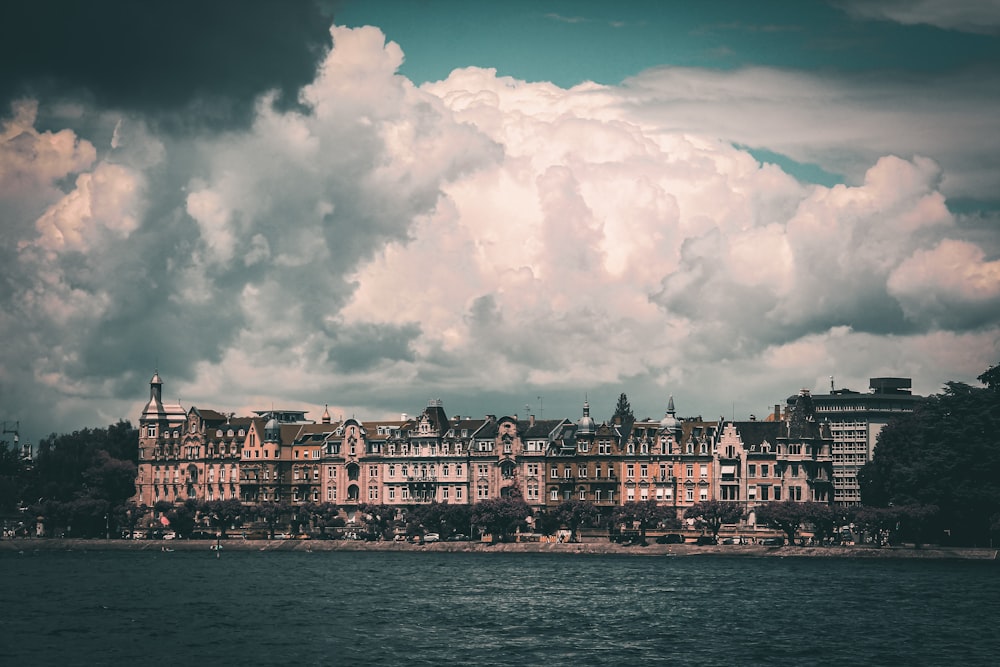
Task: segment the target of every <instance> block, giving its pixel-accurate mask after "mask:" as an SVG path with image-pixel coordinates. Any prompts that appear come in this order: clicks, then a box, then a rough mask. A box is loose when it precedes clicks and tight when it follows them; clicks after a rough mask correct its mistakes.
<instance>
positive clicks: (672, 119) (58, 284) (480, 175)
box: [0, 27, 1000, 428]
mask: <svg viewBox="0 0 1000 667" xmlns="http://www.w3.org/2000/svg"><path fill="white" fill-rule="evenodd" d="M331 42H332V48H331V49H330V50H329V52H328V53H326V54H325V56H324V57H323V59H322V60H321V61H320V62H319V64H318V66H317V69H316V71H315V73H314V76H313V78H312V79H311V80H310V82H309V84H308V85H306V86H305V87H303V88H302V90H301V93H300V98H299V101H300V106H298V107H296V108H283V107H280V106H278V105H276V104H275V103H274V100H275V97H274V96H273V94H264V95H262V96H260V97H258V98H257V100H256V103H255V105H254V107H253V114H252V117H251V118H250V120H249V122H248V123H247V124H246V125H245V126H241V127H236V128H232V129H230V130H228V131H226V132H220V133H212V132H205V133H203V134H201V135H199V136H198V137H197V138H196V139H195V138H193V137H190V136H187V135H183V134H177V133H173V132H167V131H164V130H163V128H162V127H161V126H159V125H157V124H155V123H152V124H151V123H149V122H147V119H146V118H145V117H144V116H143V115H142V114H125V115H122V114H121V113H119V112H117V111H115V112H109V111H107V110H105V109H100V108H93V107H91V106H87V105H86V104H84V105H83V106H82V107H81V111H80V114H79V119H78V120H76V121H74V120H72V118H71V117H70V116H69V115H68V114H63V115H62V116H60V118H62V121H63V122H64V123H65V125H66V126H67V128H66V129H63V130H59V131H50V130H42V129H39V128H38V127H37V125H38V123H37V121H36V120H35V119H34V118H35V117H34V116H33V115H32V114H34V111H32V109H33V108H34V107H32V106H31V105H30V104H28V105H26V106H25V105H22V106H19V107H17V108H16V109H15V110H14V112H13V113H12V114H11V119H8V120H7V121H6V123H5V125H4V127H5V128H15V129H5V130H4V134H3V135H2V136H3V137H4V140H5V143H4V144H0V160H2V161H3V162H2V163H3V164H9V165H15V166H14V167H9V168H7V170H6V171H4V172H0V173H2V174H4V180H0V184H2V183H5V182H13V179H15V178H16V179H19V180H18V182H19V183H32V184H35V185H34V186H33V187H35V189H36V191H37V194H36V195H33V196H32V197H28V198H27V199H28V200H30V201H29V204H30V205H23V206H22V205H21V204H17V206H18V207H19V208H17V210H18V211H19V213H18V217H17V220H18V222H17V224H16V227H17V229H18V230H20V231H18V232H17V234H15V235H14V236H13V237H12V238H13V239H14V240H15V241H16V243H15V246H14V247H16V248H19V252H18V253H17V257H16V258H13V261H12V263H11V265H10V266H8V267H6V268H5V269H3V270H4V271H5V273H4V277H5V279H6V281H7V284H8V285H10V288H11V293H10V296H9V298H8V300H7V302H6V305H7V306H8V308H6V309H5V310H3V311H0V326H2V328H3V330H4V331H5V332H6V333H7V334H8V336H7V339H8V340H10V341H11V343H10V345H8V346H7V347H6V348H5V349H4V350H3V351H2V352H0V371H2V374H0V394H2V399H3V401H4V403H5V404H6V405H10V406H13V408H14V409H19V410H21V411H22V416H23V417H24V418H25V419H27V415H24V413H31V414H38V415H44V417H41V416H40V417H37V418H36V419H42V418H45V419H51V420H53V422H56V423H59V424H66V428H72V427H75V426H77V425H79V424H81V423H100V422H101V421H102V420H105V421H107V420H110V419H114V418H117V417H122V416H124V417H132V418H134V416H135V411H136V409H137V403H141V401H142V398H143V395H144V394H145V391H146V388H145V383H146V381H147V380H148V377H149V373H150V372H151V370H152V367H153V366H154V365H157V364H158V365H159V369H160V371H161V374H163V376H164V378H165V379H167V381H168V384H167V387H166V389H165V391H166V393H167V395H168V396H171V397H176V398H178V399H180V400H182V401H183V402H184V403H185V405H190V404H196V405H202V406H208V407H216V408H219V409H232V410H237V411H246V410H249V409H261V408H266V407H268V406H269V405H271V404H272V403H275V404H277V403H282V404H285V405H289V407H291V406H292V405H301V406H305V407H309V406H313V407H314V408H315V409H316V410H321V409H322V408H321V407H320V406H322V405H323V404H325V403H329V404H330V406H331V411H332V412H333V413H334V414H345V415H352V414H354V415H358V416H362V417H377V416H386V415H391V414H398V413H399V412H415V411H417V410H419V409H420V407H421V403H422V401H423V400H424V399H425V398H429V397H441V398H443V399H444V400H445V404H446V406H447V407H448V409H449V410H450V411H458V412H462V413H468V414H482V413H486V412H489V413H494V414H495V413H503V412H516V411H521V410H522V409H523V407H524V403H525V402H528V401H532V399H533V398H538V403H539V405H538V406H536V407H537V408H538V409H535V408H532V411H534V412H536V413H538V412H539V410H540V409H541V405H540V403H541V398H540V397H541V396H543V395H544V401H545V411H546V415H548V416H552V415H560V416H563V415H570V416H572V415H574V414H578V407H579V405H580V403H582V399H583V397H584V395H589V396H590V400H591V403H592V405H594V406H595V414H597V415H598V416H599V417H600V416H608V414H610V411H611V409H612V408H613V405H614V400H615V398H617V395H618V393H620V392H621V391H627V392H628V393H629V395H630V398H632V402H633V404H634V405H635V406H636V408H637V412H639V413H640V414H642V415H643V416H645V414H648V415H650V416H654V415H659V414H662V411H663V409H664V403H665V397H666V396H667V395H668V394H670V393H673V394H675V395H677V396H678V400H679V403H680V405H679V409H681V410H682V412H685V413H686V414H691V413H693V412H695V411H698V412H704V416H706V417H714V416H717V415H716V414H714V413H715V412H727V413H728V409H726V408H727V406H731V405H733V404H734V403H736V402H739V404H740V406H741V409H746V410H749V411H754V412H760V411H761V409H762V407H766V406H767V404H769V403H773V402H774V401H776V400H781V398H782V397H783V396H786V395H788V394H789V393H792V392H794V391H795V390H796V389H797V388H798V387H799V386H800V385H802V384H807V385H809V384H815V383H819V384H818V388H823V387H824V386H825V382H826V375H827V374H828V373H829V372H831V370H832V369H839V370H838V371H837V372H838V373H842V374H843V376H844V381H845V382H850V383H853V386H854V387H855V388H862V389H863V388H864V387H865V386H866V384H867V377H868V375H869V374H871V375H879V374H886V375H895V374H899V375H911V376H913V377H914V378H915V379H916V380H917V390H918V391H925V392H927V391H934V390H936V389H937V386H936V384H937V382H938V381H939V380H938V378H941V379H949V378H952V377H955V373H956V371H955V370H953V368H959V369H961V371H960V372H963V373H964V372H968V373H971V377H974V376H975V375H976V374H978V373H979V372H981V371H982V370H983V369H984V368H985V366H986V365H988V363H991V362H992V361H993V360H995V355H996V353H997V352H998V351H1000V350H998V347H997V345H998V344H997V340H998V338H1000V337H998V336H997V335H996V334H997V333H998V329H1000V322H998V320H997V316H996V315H995V313H996V312H997V311H998V309H997V308H995V305H996V302H997V300H998V292H1000V289H998V287H997V285H998V276H997V266H996V263H997V262H996V259H995V257H993V256H992V255H991V251H989V250H987V249H986V248H985V247H984V245H983V243H982V242H981V238H982V237H983V236H985V235H987V233H984V232H979V236H976V235H975V234H973V233H971V232H970V230H969V228H968V227H966V226H963V225H962V224H959V222H958V221H956V219H955V216H954V215H953V214H952V212H951V211H950V210H949V209H948V205H947V200H946V197H945V194H946V191H947V188H948V183H949V178H950V174H951V173H952V172H951V171H950V169H949V166H948V165H949V162H948V155H949V154H948V153H947V152H945V153H944V157H941V156H940V155H939V154H938V153H937V152H935V150H928V151H927V152H926V157H924V156H922V155H921V154H913V153H909V154H902V153H900V152H899V151H896V152H894V151H891V150H886V151H884V152H880V151H879V148H878V145H876V146H874V147H872V146H866V144H867V139H868V137H869V135H870V134H873V133H874V134H877V132H876V130H877V129H880V128H884V127H890V126H891V125H892V123H890V122H888V121H887V120H886V119H884V118H881V119H880V118H878V116H879V114H878V113H876V112H874V111H872V110H871V109H869V113H864V112H863V111H860V110H856V112H855V115H853V116H850V118H853V119H856V120H857V121H858V124H859V125H860V126H859V127H854V128H852V129H850V130H844V129H842V128H839V126H840V125H843V124H850V123H849V122H848V121H844V120H842V119H841V120H837V115H836V114H837V113H838V110H836V109H834V110H827V109H825V108H824V106H825V105H836V104H837V100H839V99H840V94H841V93H842V92H843V88H842V87H840V85H841V84H840V83H839V82H837V81H832V82H831V81H824V80H821V79H816V78H813V79H807V78H802V77H797V76H790V75H789V74H788V73H782V72H766V71H762V70H761V71H753V72H741V73H735V74H730V75H712V74H709V73H701V74H702V76H701V77H698V76H695V75H696V72H694V71H660V72H652V73H649V74H647V75H644V76H643V77H638V78H637V79H635V80H633V81H631V82H628V83H627V84H626V85H624V86H622V87H609V86H600V85H596V84H591V83H588V84H583V85H580V86H577V87H574V88H571V89H568V90H567V89H562V88H559V87H558V86H554V85H552V84H549V83H544V82H541V83H528V82H524V81H520V80H516V79H512V78H509V77H502V76H498V75H497V73H496V72H495V71H493V70H489V69H480V68H466V69H461V70H456V71H454V72H453V73H452V74H451V76H449V77H448V78H447V79H445V80H443V81H438V82H433V83H428V84H424V85H422V86H419V87H418V86H415V85H413V83H412V82H410V81H409V80H407V79H406V78H405V77H403V76H401V75H399V73H398V68H399V66H400V64H401V62H402V60H403V53H402V50H401V49H400V48H399V46H398V45H396V44H394V43H392V42H387V41H386V39H385V36H384V35H383V34H382V33H381V32H380V31H379V30H377V29H375V28H359V29H346V28H337V27H335V28H333V29H332V31H331ZM768 82H770V83H768ZM762 83H763V84H767V85H765V86H764V88H763V89H762V90H757V91H756V92H755V91H754V87H755V86H757V85H759V84H762ZM802 85H807V86H809V87H810V88H811V94H810V95H806V94H805V93H803V92H802V91H796V90H794V89H795V88H796V87H798V86H802ZM699 86H700V87H699ZM779 90H781V91H783V96H782V95H779V96H778V97H779V100H778V101H777V102H773V103H770V102H768V103H764V102H760V103H759V106H755V105H757V104H758V103H755V102H753V100H751V99H750V98H751V97H752V96H753V95H757V96H758V97H768V96H769V95H772V94H777V92H778V91H779ZM726 95H728V96H729V97H730V98H731V99H733V100H734V102H733V104H738V105H739V108H737V109H729V110H726V111H724V112H723V111H718V110H715V106H717V102H718V99H719V98H720V97H725V96H726ZM807 97H809V98H810V99H813V98H815V99H816V100H819V102H818V103H814V102H812V101H809V102H808V103H807V101H806V98H807ZM782 104H784V105H785V106H789V107H795V109H794V110H789V111H782V114H783V115H781V116H780V117H779V118H775V119H773V120H769V116H768V115H767V113H763V112H770V111H772V110H774V109H775V108H776V107H777V106H781V105H782ZM803 107H805V109H803ZM758 111H760V112H762V113H760V114H758V113H757V112H758ZM840 111H843V108H840ZM699 113H700V114H703V115H704V116H705V118H704V123H703V126H702V128H701V129H699V127H698V125H699V124H698V123H697V122H696V118H695V117H696V116H697V115H698V114H699ZM811 113H817V114H821V116H822V117H823V118H828V120H829V121H830V123H831V125H832V126H831V127H830V128H824V127H822V126H821V127H820V130H819V131H818V132H817V135H818V137H817V138H813V139H810V138H809V137H808V136H807V134H806V132H805V129H804V125H803V126H796V122H801V123H804V122H805V121H804V120H803V119H804V118H806V117H808V116H809V114H811ZM741 115H742V117H743V118H744V123H743V125H746V126H747V128H748V129H745V130H740V131H737V130H738V129H740V128H741V127H742V125H741V123H739V122H737V121H738V120H739V118H740V116H741ZM873 115H874V116H875V117H876V118H875V120H873V119H872V117H871V116H873ZM53 117H55V116H54V115H53ZM747 118H750V119H756V120H755V122H753V123H751V122H748V121H746V119H747ZM902 118H903V120H904V121H905V120H906V118H907V117H906V116H905V115H904V116H903V117H902ZM788 119H792V122H788V128H787V129H788V132H787V134H788V136H789V137H791V138H790V139H787V138H784V135H783V134H782V132H781V131H780V130H781V127H782V123H784V122H785V121H788ZM796 119H798V120H796ZM981 121H982V122H983V123H984V124H985V123H986V120H985V117H983V119H981ZM904 124H905V123H904ZM88 126H90V127H91V128H93V127H97V130H93V129H91V135H92V136H100V137H104V141H103V142H98V143H91V142H88V141H87V140H86V139H85V138H84V137H83V136H81V135H80V134H78V133H79V132H82V130H81V129H80V128H84V127H88ZM741 132H742V134H741ZM903 134H905V133H903ZM21 136H24V137H27V138H26V139H18V140H17V141H20V142H22V143H24V144H29V143H30V144H31V145H32V146H36V148H33V149H32V151H25V150H23V149H22V148H19V147H18V146H14V145H11V146H7V144H10V143H11V142H12V141H13V140H14V139H15V138H17V137H21ZM901 136H903V135H900V134H897V139H898V140H899V141H901V142H902V141H903V139H902V138H900V137H901ZM747 139H753V141H747ZM886 141H888V140H886ZM989 141H990V140H988V139H987V140H985V142H984V143H986V144H989ZM741 143H745V144H757V143H759V144H761V145H766V146H768V147H771V148H773V149H775V150H780V151H784V152H787V153H790V154H795V155H800V156H804V157H809V156H814V155H835V154H836V155H841V154H849V155H850V159H846V158H845V160H846V161H845V162H844V164H850V165H855V163H858V164H860V163H861V162H863V161H864V159H863V156H865V155H868V154H871V155H872V157H871V159H870V160H869V161H868V162H867V163H865V165H864V168H863V169H859V171H858V173H857V176H856V178H855V179H853V180H852V181H851V182H850V183H848V184H845V185H837V186H834V187H823V186H817V185H811V184H805V183H801V182H799V181H798V180H796V179H795V178H793V177H792V176H790V175H789V174H787V173H785V172H784V171H782V170H781V169H780V168H778V167H777V166H775V165H772V164H762V163H760V162H759V161H758V160H756V159H755V158H754V157H753V156H752V155H750V154H749V153H748V152H747V151H746V150H742V149H740V148H738V147H737V146H738V144H741ZM876 144H877V142H876ZM936 145H937V144H935V143H933V142H931V143H927V144H926V145H924V147H926V148H929V149H933V148H934V147H935V146H936ZM840 146H847V149H843V148H839V147H840ZM37 147H41V148H37ZM975 150H980V149H979V147H977V148H976V149H975ZM975 150H973V155H976V154H977V153H975ZM895 153H900V154H895ZM830 159H831V160H833V159H834V158H833V157H831V158H830ZM837 159H840V158H837ZM851 168H852V169H853V168H854V166H852V167H851ZM10 174H16V175H15V176H11V175H10ZM22 191H23V189H22V188H20V187H13V186H12V187H10V188H8V189H7V190H3V191H2V192H4V193H5V194H4V196H3V197H2V198H0V205H2V206H6V207H8V208H9V210H14V207H15V204H16V202H17V201H18V197H19V196H20V195H18V194H17V193H19V192H22ZM11 193H13V194H11ZM11 202H14V203H11ZM940 271H951V273H950V274H949V276H948V277H947V278H946V279H943V280H942V279H936V276H938V275H939V272H940ZM953 345H961V346H963V350H962V351H961V353H959V352H958V351H955V350H951V349H950V348H949V349H948V350H944V349H942V350H940V351H937V352H934V351H933V350H935V349H937V348H942V347H948V346H953ZM921 382H924V383H925V384H924V385H921ZM928 382H930V383H931V386H927V384H926V383H928ZM25 387H27V388H29V389H28V390H21V388H25ZM532 402H534V401H532ZM600 405H606V406H607V413H608V414H602V411H601V409H600V407H598V406H600ZM95 406H100V407H99V409H95ZM115 411H117V412H115ZM109 413H110V414H109ZM644 413H645V414H644Z"/></svg>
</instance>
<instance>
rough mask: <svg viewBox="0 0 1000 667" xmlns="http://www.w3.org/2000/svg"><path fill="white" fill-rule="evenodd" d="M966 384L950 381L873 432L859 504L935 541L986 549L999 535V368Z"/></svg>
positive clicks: (998, 366) (864, 469)
mask: <svg viewBox="0 0 1000 667" xmlns="http://www.w3.org/2000/svg"><path fill="white" fill-rule="evenodd" d="M977 379H978V380H979V381H980V382H982V383H983V385H985V386H984V387H973V386H970V385H968V384H965V383H963V382H949V383H947V384H946V385H945V388H944V391H943V392H942V393H941V394H937V395H934V396H930V397H928V398H927V400H926V401H923V402H922V403H921V404H920V405H919V406H918V407H917V409H916V410H914V411H913V413H911V414H907V415H903V416H900V417H899V418H897V419H896V420H894V421H893V422H891V423H890V424H888V425H887V426H886V427H885V428H884V429H882V432H881V433H880V434H879V437H878V441H877V447H876V448H875V456H874V457H873V459H872V460H871V461H870V462H869V463H868V464H867V465H866V466H865V467H864V468H862V470H861V472H860V474H859V475H858V480H859V482H860V485H861V499H862V501H863V502H864V504H865V506H866V507H868V508H869V509H871V511H873V512H876V513H879V512H880V513H881V514H882V515H884V516H887V517H889V518H888V519H887V520H886V523H889V524H891V523H892V516H893V514H894V513H895V514H899V513H901V512H902V509H901V508H922V510H921V511H919V512H918V515H919V516H917V517H916V518H914V517H913V516H910V515H912V514H913V513H912V512H910V513H909V515H907V516H903V517H901V518H900V519H899V522H900V523H901V525H906V524H907V522H908V523H909V525H910V526H911V528H910V530H916V527H917V526H919V527H920V530H921V531H923V534H924V535H925V537H926V538H928V539H931V540H933V541H935V542H937V541H941V542H944V543H952V544H961V545H970V546H992V545H993V544H995V543H996V541H997V539H998V538H1000V365H994V366H991V367H990V368H989V369H988V370H987V371H985V372H984V373H983V374H982V375H980V376H979V377H978V378H977Z"/></svg>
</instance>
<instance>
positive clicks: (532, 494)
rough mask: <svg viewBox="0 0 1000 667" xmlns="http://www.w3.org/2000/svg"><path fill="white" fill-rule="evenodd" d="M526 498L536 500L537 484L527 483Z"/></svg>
mask: <svg viewBox="0 0 1000 667" xmlns="http://www.w3.org/2000/svg"><path fill="white" fill-rule="evenodd" d="M528 500H538V485H537V484H529V485H528Z"/></svg>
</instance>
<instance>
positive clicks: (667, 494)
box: [663, 486, 674, 500]
mask: <svg viewBox="0 0 1000 667" xmlns="http://www.w3.org/2000/svg"><path fill="white" fill-rule="evenodd" d="M673 497H674V490H673V489H671V488H670V487H669V486H668V487H667V488H665V489H663V499H664V500H670V499H671V498H673Z"/></svg>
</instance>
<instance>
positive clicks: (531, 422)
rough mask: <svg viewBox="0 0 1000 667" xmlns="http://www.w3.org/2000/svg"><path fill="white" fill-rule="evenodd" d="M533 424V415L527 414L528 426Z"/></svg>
mask: <svg viewBox="0 0 1000 667" xmlns="http://www.w3.org/2000/svg"><path fill="white" fill-rule="evenodd" d="M534 425H535V415H528V426H534Z"/></svg>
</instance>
